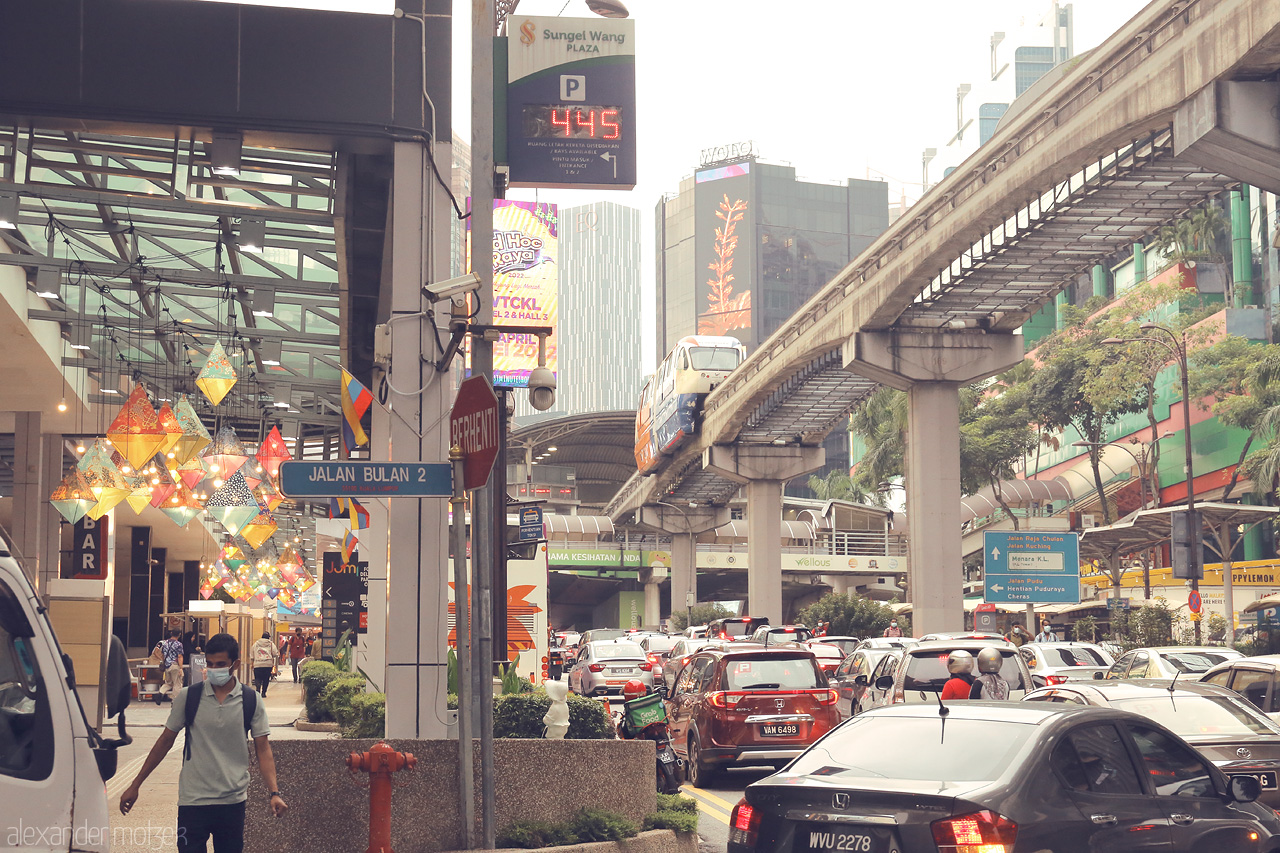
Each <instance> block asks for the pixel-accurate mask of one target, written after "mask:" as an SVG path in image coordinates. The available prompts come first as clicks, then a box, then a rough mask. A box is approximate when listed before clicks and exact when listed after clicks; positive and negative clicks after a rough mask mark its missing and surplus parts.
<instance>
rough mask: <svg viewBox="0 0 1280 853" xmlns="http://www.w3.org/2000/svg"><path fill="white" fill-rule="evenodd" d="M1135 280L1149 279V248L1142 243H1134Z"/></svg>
mask: <svg viewBox="0 0 1280 853" xmlns="http://www.w3.org/2000/svg"><path fill="white" fill-rule="evenodd" d="M1133 280H1134V281H1135V282H1137V281H1146V280H1147V248H1146V246H1143V245H1142V244H1141V243H1134V244H1133Z"/></svg>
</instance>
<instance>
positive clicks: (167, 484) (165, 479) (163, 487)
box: [151, 465, 179, 509]
mask: <svg viewBox="0 0 1280 853" xmlns="http://www.w3.org/2000/svg"><path fill="white" fill-rule="evenodd" d="M151 479H152V480H159V482H153V483H152V484H151V505H152V506H153V507H155V508H156V509H160V508H161V507H163V506H164V502H165V501H167V500H169V498H171V497H173V493H174V492H176V491H178V485H179V483H178V481H177V480H175V479H174V476H173V472H172V471H170V470H169V469H168V468H167V467H165V466H164V465H159V466H157V468H156V473H155V474H154V475H152V477H151Z"/></svg>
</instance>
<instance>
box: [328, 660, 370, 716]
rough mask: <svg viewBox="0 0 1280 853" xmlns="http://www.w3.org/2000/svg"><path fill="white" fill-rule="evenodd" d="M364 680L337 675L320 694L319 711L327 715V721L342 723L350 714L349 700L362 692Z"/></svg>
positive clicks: (348, 675) (357, 677)
mask: <svg viewBox="0 0 1280 853" xmlns="http://www.w3.org/2000/svg"><path fill="white" fill-rule="evenodd" d="M364 685H365V680H364V677H363V676H360V675H350V674H347V673H341V672H340V673H338V676H337V677H336V678H334V679H333V680H332V681H330V682H329V684H328V685H327V686H326V687H325V688H324V692H323V693H321V694H320V702H319V705H320V710H321V711H323V712H325V713H327V714H328V715H329V719H331V720H337V721H338V722H339V723H342V721H343V719H344V718H346V717H348V716H349V715H350V714H351V700H352V699H354V698H355V697H356V696H357V695H358V694H360V693H363V692H364Z"/></svg>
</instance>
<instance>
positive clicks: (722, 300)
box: [693, 161, 756, 348]
mask: <svg viewBox="0 0 1280 853" xmlns="http://www.w3.org/2000/svg"><path fill="white" fill-rule="evenodd" d="M694 181H695V183H694V214H693V215H694V233H695V234H696V235H697V237H696V240H697V244H696V245H695V246H694V260H695V271H696V273H697V279H696V290H695V294H696V296H695V301H696V305H697V312H698V334H700V335H731V336H733V337H735V338H737V339H738V340H740V341H742V342H743V343H744V344H746V345H747V347H748V348H751V347H753V346H754V345H755V344H756V340H755V335H754V334H753V330H752V326H753V323H752V314H751V307H752V298H753V291H754V290H755V281H754V279H755V269H756V260H755V258H756V246H755V231H756V229H755V221H756V216H755V210H754V209H753V200H752V197H751V195H752V194H751V161H745V162H742V163H731V164H728V165H723V166H719V167H717V168H711V169H703V170H701V171H699V172H696V173H695V175H694Z"/></svg>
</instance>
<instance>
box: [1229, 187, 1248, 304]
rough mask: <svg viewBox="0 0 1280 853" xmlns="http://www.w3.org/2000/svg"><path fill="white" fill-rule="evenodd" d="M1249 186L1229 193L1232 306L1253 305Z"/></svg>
mask: <svg viewBox="0 0 1280 853" xmlns="http://www.w3.org/2000/svg"><path fill="white" fill-rule="evenodd" d="M1250 207H1252V203H1251V202H1250V200H1249V185H1248V184H1241V185H1240V189H1238V190H1232V191H1231V277H1232V280H1233V281H1234V285H1233V287H1232V289H1231V292H1232V303H1231V304H1232V305H1233V306H1234V307H1236V308H1244V307H1245V306H1246V305H1252V304H1253V242H1252V239H1251V236H1250V235H1251V233H1252V228H1251V227H1250V214H1251V211H1250Z"/></svg>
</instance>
